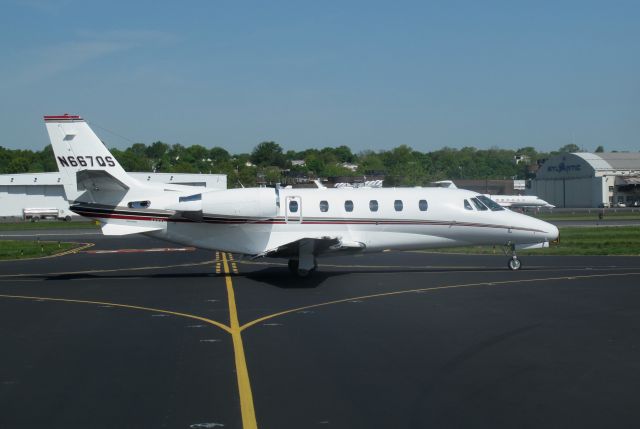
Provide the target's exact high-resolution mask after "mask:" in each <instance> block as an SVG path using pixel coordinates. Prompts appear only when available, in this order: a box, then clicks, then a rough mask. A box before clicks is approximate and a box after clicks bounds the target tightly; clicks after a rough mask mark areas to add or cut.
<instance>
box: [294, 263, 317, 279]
mask: <svg viewBox="0 0 640 429" xmlns="http://www.w3.org/2000/svg"><path fill="white" fill-rule="evenodd" d="M288 265H289V271H291V274H294V275H296V276H298V277H300V278H305V277H309V275H310V274H311V273H312V272H314V271H315V270H316V268H318V263H317V262H316V260H315V258H314V259H313V266H311V268H306V269H305V268H300V261H299V260H298V259H289V264H288Z"/></svg>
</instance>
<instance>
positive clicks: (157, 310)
mask: <svg viewBox="0 0 640 429" xmlns="http://www.w3.org/2000/svg"><path fill="white" fill-rule="evenodd" d="M0 298H12V299H29V300H38V301H51V302H69V303H74V304H93V305H108V306H110V307H118V308H126V309H129V310H142V311H149V312H152V313H163V314H170V315H172V316H179V317H186V318H188V319H195V320H199V321H201V322H205V323H208V324H210V325H213V326H216V327H218V328H220V329H222V330H224V331H226V332H229V333H231V328H229V327H228V326H227V325H225V324H223V323H220V322H216V321H215V320H211V319H207V318H206V317H201V316H196V315H195V314H187V313H179V312H177V311H170V310H162V309H160V308H151V307H140V306H138V305H128V304H118V303H115V302H102V301H85V300H82V299H65V298H50V297H43V296H26V295H0Z"/></svg>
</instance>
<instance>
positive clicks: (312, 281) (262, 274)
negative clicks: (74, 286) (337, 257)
mask: <svg viewBox="0 0 640 429" xmlns="http://www.w3.org/2000/svg"><path fill="white" fill-rule="evenodd" d="M541 268H542V267H541ZM537 269H538V267H535V268H529V269H527V270H526V271H536V270H537ZM496 271H504V272H505V273H509V272H510V271H508V270H506V269H502V268H500V267H468V268H467V267H460V268H457V267H446V268H438V267H415V268H412V267H407V268H406V269H400V268H379V269H375V268H369V269H350V268H349V267H345V268H340V269H339V271H338V270H335V269H334V270H332V271H323V270H322V269H320V270H318V271H316V272H314V273H313V274H311V275H310V276H309V277H306V278H300V277H296V276H294V275H292V274H291V273H290V272H289V270H288V269H287V268H285V267H267V268H263V269H259V270H255V271H249V272H240V273H234V274H229V275H230V276H231V277H240V278H247V279H250V280H253V281H257V282H260V283H266V284H268V285H271V286H275V287H278V288H281V289H308V288H315V287H318V286H320V285H321V284H322V283H324V282H325V281H326V280H327V279H329V278H333V277H338V276H344V275H349V274H394V273H398V274H403V273H424V274H428V273H464V272H496ZM225 275H226V274H224V273H220V274H216V273H212V272H193V273H171V272H165V273H152V274H151V273H150V274H113V273H112V274H109V273H91V272H86V273H82V272H78V273H64V274H54V273H52V274H34V275H31V276H28V277H27V278H37V279H44V280H45V281H65V280H87V279H95V280H109V279H114V280H116V279H191V278H214V277H224V276H225Z"/></svg>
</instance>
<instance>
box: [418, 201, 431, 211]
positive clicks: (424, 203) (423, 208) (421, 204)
mask: <svg viewBox="0 0 640 429" xmlns="http://www.w3.org/2000/svg"><path fill="white" fill-rule="evenodd" d="M418 208H419V209H420V211H421V212H426V211H427V209H428V208H429V204H428V203H427V200H420V201H418Z"/></svg>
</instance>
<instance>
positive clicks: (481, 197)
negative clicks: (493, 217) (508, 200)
mask: <svg viewBox="0 0 640 429" xmlns="http://www.w3.org/2000/svg"><path fill="white" fill-rule="evenodd" d="M478 199H479V200H480V201H482V203H483V204H484V205H485V206H487V207H489V209H490V210H491V211H494V212H499V211H500V210H504V207H502V206H501V205H500V204H498V203H496V202H495V201H493V200H492V199H491V198H489V197H487V196H486V195H478Z"/></svg>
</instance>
